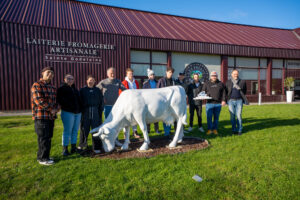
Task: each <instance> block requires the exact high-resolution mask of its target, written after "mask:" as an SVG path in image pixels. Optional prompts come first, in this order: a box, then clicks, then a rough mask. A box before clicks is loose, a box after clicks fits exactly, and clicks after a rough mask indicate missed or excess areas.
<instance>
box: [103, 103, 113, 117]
mask: <svg viewBox="0 0 300 200" xmlns="http://www.w3.org/2000/svg"><path fill="white" fill-rule="evenodd" d="M112 107H113V106H104V117H105V119H106V118H107V117H108V115H109V113H110V112H111V109H112Z"/></svg>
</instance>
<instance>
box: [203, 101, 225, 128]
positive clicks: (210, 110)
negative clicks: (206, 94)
mask: <svg viewBox="0 0 300 200" xmlns="http://www.w3.org/2000/svg"><path fill="white" fill-rule="evenodd" d="M205 108H206V117H207V129H208V130H218V124H219V116H220V112H221V108H222V106H221V104H214V103H207V104H206V106H205ZM213 117H214V122H212V118H213Z"/></svg>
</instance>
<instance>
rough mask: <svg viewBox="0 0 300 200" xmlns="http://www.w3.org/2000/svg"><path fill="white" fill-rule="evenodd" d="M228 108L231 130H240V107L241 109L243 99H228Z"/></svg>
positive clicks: (241, 127)
mask: <svg viewBox="0 0 300 200" xmlns="http://www.w3.org/2000/svg"><path fill="white" fill-rule="evenodd" d="M228 109H229V112H230V121H231V125H232V131H233V132H242V129H243V125H242V109H243V100H242V99H239V100H233V99H230V100H229V101H228Z"/></svg>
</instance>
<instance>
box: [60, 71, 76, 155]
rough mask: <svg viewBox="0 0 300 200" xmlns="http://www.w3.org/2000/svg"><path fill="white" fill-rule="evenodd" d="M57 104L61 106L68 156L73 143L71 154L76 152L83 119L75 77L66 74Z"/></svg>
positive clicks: (63, 135) (63, 139)
mask: <svg viewBox="0 0 300 200" xmlns="http://www.w3.org/2000/svg"><path fill="white" fill-rule="evenodd" d="M57 102H58V103H59V105H60V106H61V120H62V122H63V126H64V130H63V134H62V144H63V153H62V154H63V155H64V156H68V155H69V151H68V145H69V143H70V142H71V153H75V152H76V143H77V134H78V129H79V125H80V118H81V102H80V96H79V91H78V90H77V89H76V87H75V85H74V77H73V76H72V75H71V74H66V75H65V78H64V83H63V84H62V85H61V87H60V88H58V90H57Z"/></svg>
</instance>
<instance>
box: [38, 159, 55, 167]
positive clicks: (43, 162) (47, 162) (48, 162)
mask: <svg viewBox="0 0 300 200" xmlns="http://www.w3.org/2000/svg"><path fill="white" fill-rule="evenodd" d="M38 162H39V163H40V164H41V165H48V166H49V165H53V164H54V161H53V160H44V161H42V160H39V161H38Z"/></svg>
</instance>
